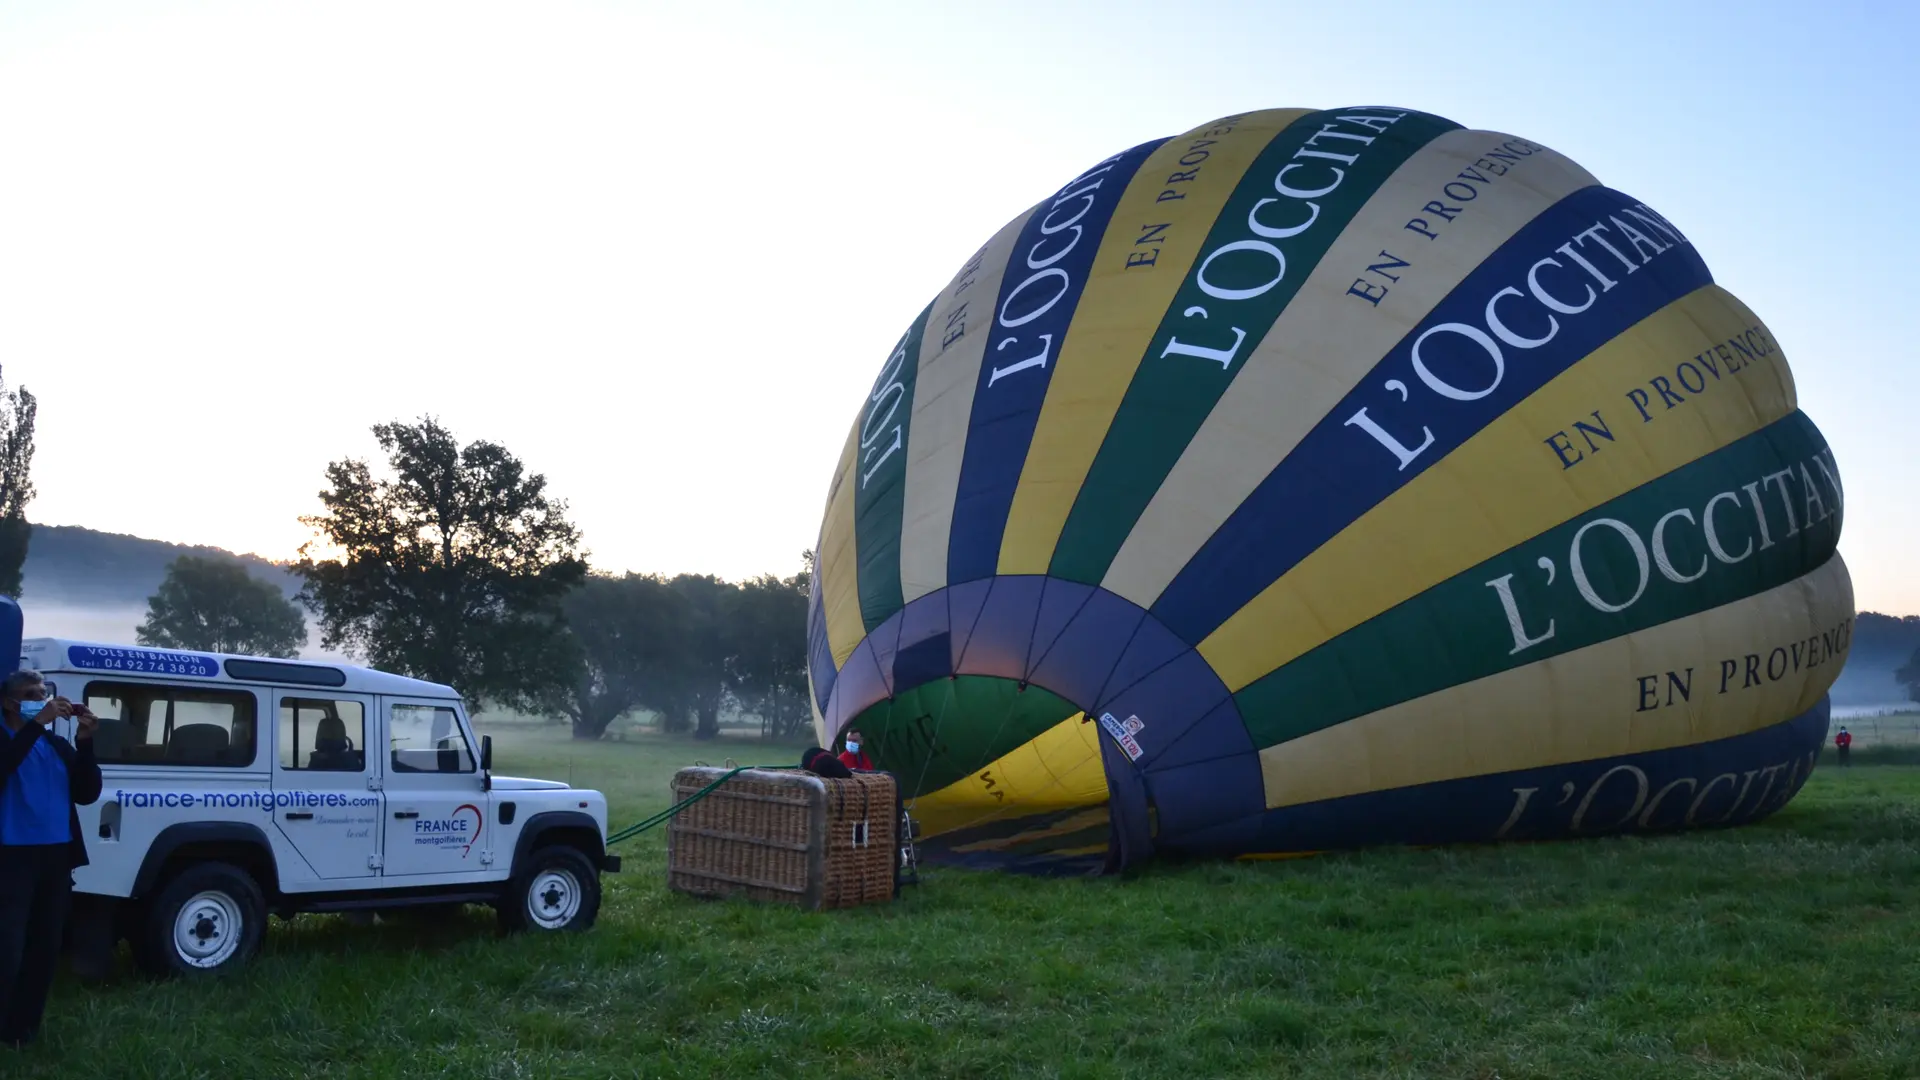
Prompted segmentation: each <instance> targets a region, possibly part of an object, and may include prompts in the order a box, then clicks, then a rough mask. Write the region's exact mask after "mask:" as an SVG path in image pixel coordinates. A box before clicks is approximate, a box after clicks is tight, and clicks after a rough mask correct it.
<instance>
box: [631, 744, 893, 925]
mask: <svg viewBox="0 0 1920 1080" xmlns="http://www.w3.org/2000/svg"><path fill="white" fill-rule="evenodd" d="M729 771H731V770H728V769H723V768H715V767H712V766H692V767H689V768H684V769H681V770H680V771H679V772H677V773H675V774H674V777H673V798H674V801H675V802H676V803H677V802H679V801H681V800H684V799H686V798H688V797H690V796H692V795H694V794H696V793H698V792H699V791H700V790H701V789H702V788H704V787H706V786H708V785H709V784H712V783H713V782H714V781H716V780H719V779H720V778H721V777H723V776H726V774H727V773H728V772H729ZM898 805H899V804H898V800H897V789H896V787H895V782H894V778H893V777H892V776H891V775H889V774H887V773H856V774H855V775H854V776H852V777H851V778H848V779H839V778H834V777H825V776H818V775H815V774H814V773H810V772H806V771H804V770H800V769H747V770H745V771H743V772H740V773H737V774H735V775H734V776H733V777H731V778H729V779H728V780H727V781H726V782H725V783H722V784H721V785H720V786H719V787H717V788H715V789H714V790H713V791H711V792H709V793H708V794H707V795H706V796H705V797H704V798H702V799H700V800H699V801H698V802H695V803H693V804H692V805H690V806H688V807H687V808H686V809H684V810H682V811H680V813H679V814H677V815H676V816H675V817H674V818H673V820H672V821H671V822H669V823H668V827H667V887H668V888H670V889H672V890H674V891H675V892H682V893H688V894H690V895H694V896H707V897H726V896H744V897H748V898H750V899H754V900H763V901H768V902H771V903H778V904H792V905H795V906H797V907H800V908H803V909H805V910H809V911H817V910H819V909H821V908H843V907H854V906H857V905H861V904H884V903H887V902H889V901H891V900H892V899H893V894H894V862H895V859H896V857H897V855H898V853H899V849H900V844H899V838H898V836H897V835H896V834H897V833H898V831H899V821H900V819H899V810H898Z"/></svg>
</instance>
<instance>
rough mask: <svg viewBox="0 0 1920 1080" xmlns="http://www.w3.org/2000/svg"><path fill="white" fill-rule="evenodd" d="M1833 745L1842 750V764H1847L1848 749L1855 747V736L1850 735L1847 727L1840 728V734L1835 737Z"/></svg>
mask: <svg viewBox="0 0 1920 1080" xmlns="http://www.w3.org/2000/svg"><path fill="white" fill-rule="evenodd" d="M1833 745H1834V747H1835V748H1836V749H1838V750H1839V751H1840V764H1842V765H1845V764H1847V751H1848V750H1850V749H1852V748H1853V736H1852V735H1849V734H1848V733H1847V729H1846V728H1844V727H1843V728H1841V729H1840V734H1838V735H1835V736H1834V737H1833Z"/></svg>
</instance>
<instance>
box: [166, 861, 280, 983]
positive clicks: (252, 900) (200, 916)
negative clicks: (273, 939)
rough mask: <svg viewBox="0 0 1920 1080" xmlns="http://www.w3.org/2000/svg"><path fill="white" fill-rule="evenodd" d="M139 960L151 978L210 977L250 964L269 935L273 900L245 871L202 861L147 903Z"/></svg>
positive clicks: (176, 875) (188, 868)
mask: <svg viewBox="0 0 1920 1080" xmlns="http://www.w3.org/2000/svg"><path fill="white" fill-rule="evenodd" d="M144 916H145V917H144V918H142V919H141V920H140V923H141V925H140V927H139V931H138V935H137V936H136V937H135V939H134V959H135V960H136V961H137V962H138V963H139V965H140V968H141V970H143V971H145V972H147V973H148V974H151V975H161V976H169V975H209V974H213V973H215V972H220V971H229V970H232V969H234V968H237V967H241V966H243V965H245V964H246V962H247V961H249V960H251V959H252V958H253V955H254V953H256V952H258V951H259V949H260V939H261V937H262V935H264V934H265V932H266V926H267V901H266V897H265V896H263V895H262V894H261V892H260V886H259V884H258V883H256V882H255V881H254V880H253V877H252V876H251V875H249V874H248V873H247V872H246V871H245V870H242V869H240V868H239V867H237V866H234V865H232V864H230V863H221V862H207V863H196V864H194V865H192V866H189V867H187V868H186V869H184V870H182V871H180V872H179V873H178V874H175V875H174V876H173V877H172V878H171V879H169V880H168V881H167V883H166V885H165V886H164V887H163V888H161V890H160V892H159V893H158V894H157V895H155V896H154V898H153V900H152V901H151V902H150V903H148V904H147V905H146V910H145V912H144Z"/></svg>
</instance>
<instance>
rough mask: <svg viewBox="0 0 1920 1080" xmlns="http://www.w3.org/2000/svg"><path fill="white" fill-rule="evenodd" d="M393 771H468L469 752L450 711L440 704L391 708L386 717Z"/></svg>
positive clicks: (471, 752) (470, 756) (456, 721)
mask: <svg viewBox="0 0 1920 1080" xmlns="http://www.w3.org/2000/svg"><path fill="white" fill-rule="evenodd" d="M387 742H388V744H389V745H390V746H391V747H392V750H393V770H394V771H395V772H411V773H464V772H472V771H473V769H474V767H473V751H472V749H471V748H470V747H468V745H467V737H466V736H465V735H463V734H461V732H460V721H459V719H458V718H457V717H456V716H455V715H454V712H453V710H452V709H449V708H446V707H445V706H440V705H395V706H393V708H392V709H391V710H390V711H389V712H388V714H387Z"/></svg>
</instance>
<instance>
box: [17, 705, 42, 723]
mask: <svg viewBox="0 0 1920 1080" xmlns="http://www.w3.org/2000/svg"><path fill="white" fill-rule="evenodd" d="M46 707H47V703H46V702H44V701H23V702H21V703H20V715H21V716H22V717H24V718H25V719H28V720H31V719H33V718H34V717H36V716H38V715H40V710H41V709H44V708H46Z"/></svg>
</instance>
